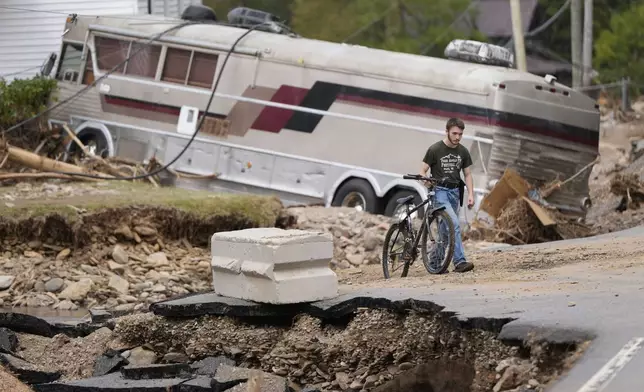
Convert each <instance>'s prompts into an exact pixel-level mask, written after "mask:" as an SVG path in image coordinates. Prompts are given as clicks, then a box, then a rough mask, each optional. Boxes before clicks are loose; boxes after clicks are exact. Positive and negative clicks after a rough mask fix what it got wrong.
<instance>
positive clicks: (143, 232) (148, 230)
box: [134, 225, 157, 237]
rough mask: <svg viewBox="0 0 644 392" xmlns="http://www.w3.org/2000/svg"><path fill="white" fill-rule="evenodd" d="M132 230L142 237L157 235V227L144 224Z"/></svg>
mask: <svg viewBox="0 0 644 392" xmlns="http://www.w3.org/2000/svg"><path fill="white" fill-rule="evenodd" d="M134 231H135V232H136V233H137V234H139V235H140V236H142V237H152V236H155V235H157V229H155V228H153V227H150V226H145V225H140V226H136V227H134Z"/></svg>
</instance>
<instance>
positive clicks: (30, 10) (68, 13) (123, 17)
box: [0, 5, 175, 23]
mask: <svg viewBox="0 0 644 392" xmlns="http://www.w3.org/2000/svg"><path fill="white" fill-rule="evenodd" d="M0 9H5V10H11V11H23V12H34V13H43V14H53V15H61V16H69V15H76V16H82V17H99V18H105V19H121V20H140V21H146V22H151V21H153V20H154V19H152V18H142V17H137V16H136V15H132V16H131V17H130V16H127V15H120V16H119V15H91V14H76V13H73V12H64V11H52V10H37V9H33V8H22V7H10V6H5V5H0ZM156 22H158V23H175V22H174V21H164V20H160V19H159V20H157V21H156Z"/></svg>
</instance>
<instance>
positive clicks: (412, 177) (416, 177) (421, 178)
mask: <svg viewBox="0 0 644 392" xmlns="http://www.w3.org/2000/svg"><path fill="white" fill-rule="evenodd" d="M403 179H405V180H418V181H428V182H431V183H435V182H436V181H437V180H436V179H435V178H432V177H425V176H421V175H420V174H405V175H403Z"/></svg>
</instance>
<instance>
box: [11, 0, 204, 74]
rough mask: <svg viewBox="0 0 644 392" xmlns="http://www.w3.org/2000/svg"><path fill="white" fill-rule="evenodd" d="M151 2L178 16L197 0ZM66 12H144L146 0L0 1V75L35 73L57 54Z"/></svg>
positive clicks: (157, 9) (156, 9)
mask: <svg viewBox="0 0 644 392" xmlns="http://www.w3.org/2000/svg"><path fill="white" fill-rule="evenodd" d="M152 1H153V3H154V4H153V9H154V13H155V14H164V15H167V16H179V15H180V13H181V11H183V9H184V8H185V7H186V6H187V5H189V4H188V3H194V4H200V3H201V1H200V0H152ZM165 3H167V4H165ZM180 3H181V4H180ZM142 6H143V8H141V7H142ZM180 6H182V7H183V8H181V11H179V9H180V8H179V7H180ZM5 7H6V8H5ZM12 8H13V9H12ZM70 13H75V14H79V15H135V14H137V13H138V14H147V13H148V12H147V0H67V1H62V0H0V78H4V79H6V80H12V79H14V78H30V77H33V76H34V75H36V74H37V73H38V72H39V71H40V66H41V65H42V64H43V62H44V61H45V60H46V59H47V58H48V57H49V54H50V53H51V52H55V53H56V54H58V51H59V50H60V44H61V40H62V34H63V28H64V26H65V20H66V18H67V15H68V14H70Z"/></svg>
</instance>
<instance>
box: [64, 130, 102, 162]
mask: <svg viewBox="0 0 644 392" xmlns="http://www.w3.org/2000/svg"><path fill="white" fill-rule="evenodd" d="M76 136H77V137H78V140H80V141H81V143H83V145H84V146H86V147H87V148H88V149H89V151H90V153H91V154H96V155H99V156H100V157H102V158H107V157H108V156H109V154H110V152H109V144H108V142H107V140H105V135H103V132H101V131H100V130H98V129H94V128H85V129H83V130H82V131H80V132H79V133H78V135H76ZM79 149H80V147H79V146H78V145H77V144H76V143H74V142H73V141H72V142H71V145H70V146H69V153H70V155H74V154H76V153H77V152H78V150H79Z"/></svg>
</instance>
